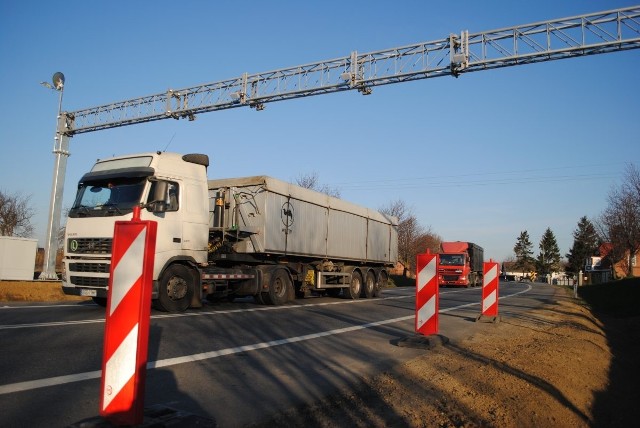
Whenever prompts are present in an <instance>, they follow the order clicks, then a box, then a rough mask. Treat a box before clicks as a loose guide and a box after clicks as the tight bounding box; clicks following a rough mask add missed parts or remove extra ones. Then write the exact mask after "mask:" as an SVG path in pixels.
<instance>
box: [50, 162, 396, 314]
mask: <svg viewBox="0 0 640 428" xmlns="http://www.w3.org/2000/svg"><path fill="white" fill-rule="evenodd" d="M208 166H209V159H208V156H207V155H203V154H187V155H180V154H177V153H168V152H156V153H142V154H136V155H128V156H119V157H114V158H109V159H105V160H99V161H98V162H96V164H95V165H94V166H93V168H92V169H91V171H89V172H88V173H86V174H85V175H84V176H83V177H82V178H81V180H80V182H79V184H78V192H77V196H76V199H75V202H74V204H73V206H72V208H71V209H70V211H69V215H68V219H67V224H66V233H65V246H64V266H65V272H64V276H63V285H62V287H63V291H64V292H65V293H66V294H71V295H81V296H90V297H92V298H93V299H94V301H96V302H97V303H98V304H101V305H106V297H107V289H108V282H109V272H110V264H111V244H112V238H113V230H114V223H115V221H118V220H129V219H131V218H132V211H133V207H134V206H140V207H141V208H142V209H141V219H142V220H153V221H156V222H157V223H158V228H157V230H158V232H157V239H156V250H155V256H154V272H153V292H152V296H153V300H154V304H155V306H156V307H158V308H159V309H161V310H165V311H172V312H177V311H183V310H186V309H187V308H188V307H200V306H202V303H203V300H204V299H208V300H215V299H222V298H228V299H236V298H241V297H248V296H253V297H254V299H255V300H256V301H257V302H258V303H262V304H273V305H281V304H284V303H286V302H288V301H290V300H292V299H294V298H295V297H305V296H308V295H309V294H311V293H322V294H327V295H330V296H342V297H344V298H348V299H358V298H360V297H366V298H372V297H376V296H378V295H379V294H380V289H381V287H382V286H383V285H384V284H386V283H387V280H388V277H389V274H388V269H389V268H390V267H392V266H394V265H395V262H396V259H397V253H398V250H397V245H398V244H397V242H398V238H397V227H398V221H397V219H396V218H395V217H392V216H388V215H384V214H382V213H380V212H377V211H374V210H370V209H367V208H364V207H361V206H358V205H355V204H352V203H349V202H346V201H343V200H341V199H338V198H334V197H331V196H328V195H326V194H323V193H319V192H316V191H313V190H310V189H306V188H303V187H300V186H296V185H293V184H290V183H287V182H284V181H281V180H278V179H275V178H272V177H267V176H255V177H243V178H228V179H216V180H208V179H207V169H208Z"/></svg>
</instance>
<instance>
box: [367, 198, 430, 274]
mask: <svg viewBox="0 0 640 428" xmlns="http://www.w3.org/2000/svg"><path fill="white" fill-rule="evenodd" d="M380 212H382V213H384V214H387V215H392V216H394V217H397V218H398V259H399V261H400V262H401V263H402V264H403V265H404V275H406V274H407V271H409V270H413V269H415V262H416V255H417V254H420V253H424V252H425V251H426V250H427V249H430V250H431V251H433V252H437V250H438V247H439V246H440V242H442V238H440V236H438V235H437V234H435V233H434V232H432V231H431V228H427V229H426V230H425V228H424V227H422V225H420V223H419V222H418V219H417V218H416V216H415V215H414V214H413V212H412V210H411V209H410V208H408V207H407V205H406V203H405V202H404V201H402V200H397V201H393V202H390V203H389V204H388V205H386V206H384V207H382V208H380Z"/></svg>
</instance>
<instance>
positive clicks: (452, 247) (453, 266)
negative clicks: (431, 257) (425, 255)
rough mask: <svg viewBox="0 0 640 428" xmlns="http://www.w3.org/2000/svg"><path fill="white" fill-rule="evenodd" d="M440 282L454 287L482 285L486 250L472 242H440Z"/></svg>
mask: <svg viewBox="0 0 640 428" xmlns="http://www.w3.org/2000/svg"><path fill="white" fill-rule="evenodd" d="M439 258H440V270H439V272H438V284H439V285H440V286H452V287H476V286H481V285H482V264H483V263H484V250H483V249H482V247H480V246H479V245H476V244H474V243H472V242H461V241H456V242H443V243H441V244H440V253H439Z"/></svg>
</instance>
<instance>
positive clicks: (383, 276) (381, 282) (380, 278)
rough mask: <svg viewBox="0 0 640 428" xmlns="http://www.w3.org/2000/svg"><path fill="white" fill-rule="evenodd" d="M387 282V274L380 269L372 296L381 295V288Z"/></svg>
mask: <svg viewBox="0 0 640 428" xmlns="http://www.w3.org/2000/svg"><path fill="white" fill-rule="evenodd" d="M388 283H389V275H388V274H387V271H386V270H382V271H380V274H379V275H378V282H377V283H376V289H375V292H374V297H382V289H383V288H384V287H386V286H387V284H388Z"/></svg>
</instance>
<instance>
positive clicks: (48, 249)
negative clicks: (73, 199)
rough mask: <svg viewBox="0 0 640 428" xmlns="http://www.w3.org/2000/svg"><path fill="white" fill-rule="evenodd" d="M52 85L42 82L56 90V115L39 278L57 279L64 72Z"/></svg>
mask: <svg viewBox="0 0 640 428" xmlns="http://www.w3.org/2000/svg"><path fill="white" fill-rule="evenodd" d="M52 82H53V85H51V84H49V83H47V82H42V83H41V84H42V85H43V86H45V87H47V88H49V89H53V90H55V91H58V93H59V96H58V116H57V120H56V133H55V137H54V143H53V154H54V158H55V159H54V163H53V181H52V182H53V184H52V187H51V202H50V204H49V221H48V223H47V242H46V245H45V253H44V265H43V267H42V272H41V273H40V278H39V279H42V280H51V279H58V275H57V274H56V256H57V253H58V231H59V230H60V218H61V213H62V194H63V191H64V177H65V174H66V171H67V158H68V157H69V136H68V135H66V134H65V130H66V128H67V121H66V116H65V117H63V116H62V114H61V113H62V96H63V94H64V74H62V73H61V72H56V73H54V75H53V78H52Z"/></svg>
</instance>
